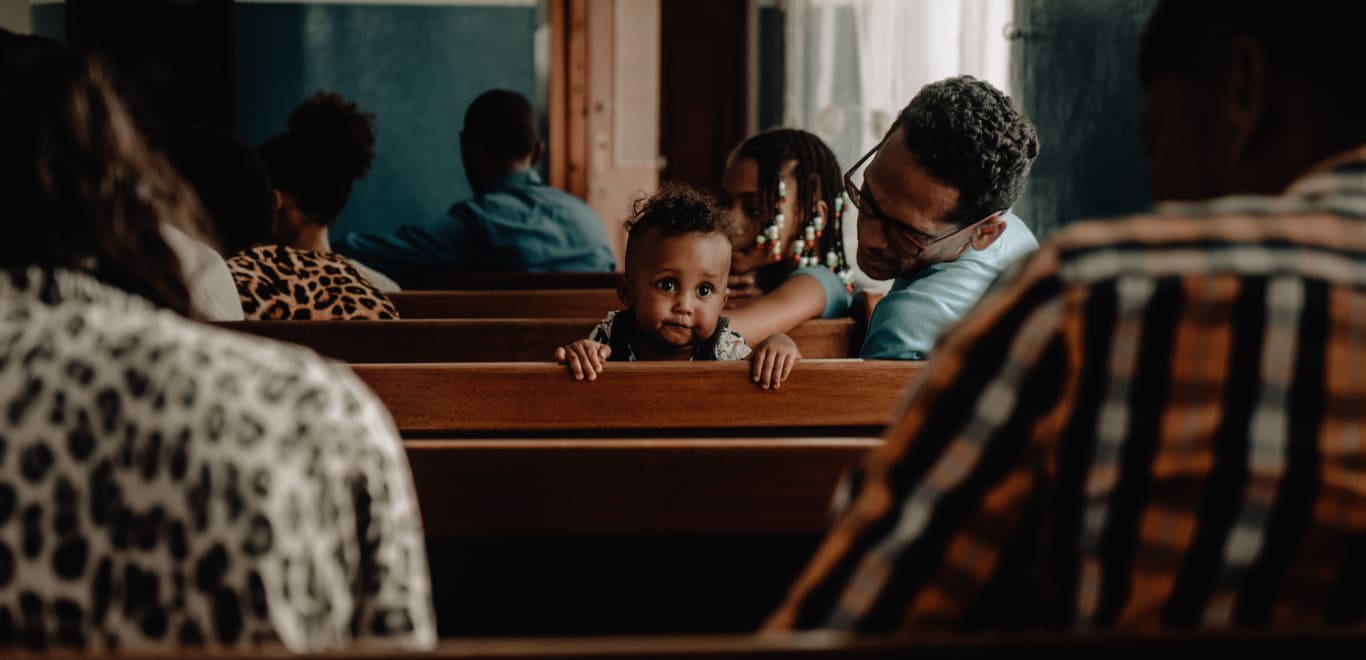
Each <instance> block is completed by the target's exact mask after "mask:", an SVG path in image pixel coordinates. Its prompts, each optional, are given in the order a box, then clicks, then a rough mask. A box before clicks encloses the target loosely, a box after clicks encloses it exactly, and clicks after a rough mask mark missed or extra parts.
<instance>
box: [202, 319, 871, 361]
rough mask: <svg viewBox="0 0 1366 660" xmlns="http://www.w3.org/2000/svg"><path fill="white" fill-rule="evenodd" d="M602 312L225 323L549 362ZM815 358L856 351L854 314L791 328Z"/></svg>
mask: <svg viewBox="0 0 1366 660" xmlns="http://www.w3.org/2000/svg"><path fill="white" fill-rule="evenodd" d="M600 320H601V319H599V318H581V319H416V320H397V321H234V322H227V323H220V324H218V325H220V326H221V327H225V328H228V329H231V330H236V331H239V332H246V333H249V334H253V335H257V336H260V337H268V338H270V339H276V340H279V341H284V342H289V343H291V344H299V345H301V346H307V347H308V348H311V349H313V350H314V351H317V352H318V353H321V354H322V355H325V356H327V357H330V358H332V359H334V360H341V361H343V362H351V363H362V362H376V363H378V362H385V363H389V362H393V363H409V362H547V361H549V360H551V359H553V355H554V351H555V347H556V346H562V345H564V344H568V343H570V342H572V341H576V340H579V339H584V338H586V337H588V335H589V333H590V332H592V330H593V327H594V326H596V325H597V323H598V321H600ZM789 334H790V336H791V337H792V339H793V340H794V341H796V342H797V348H798V349H800V350H801V352H802V355H803V356H804V357H806V358H810V359H824V358H845V357H850V356H854V355H858V347H859V346H860V345H862V342H863V338H862V336H861V335H860V334H858V327H857V326H856V325H855V323H854V321H852V320H850V319H817V320H813V321H807V322H806V323H803V324H801V325H799V326H797V327H796V328H794V329H793V330H792V332H791V333H789Z"/></svg>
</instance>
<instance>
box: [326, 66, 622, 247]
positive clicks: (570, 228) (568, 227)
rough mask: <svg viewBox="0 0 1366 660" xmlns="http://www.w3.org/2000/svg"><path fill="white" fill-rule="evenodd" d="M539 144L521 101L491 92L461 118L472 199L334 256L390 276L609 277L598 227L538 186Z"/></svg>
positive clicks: (581, 210) (589, 212) (357, 239)
mask: <svg viewBox="0 0 1366 660" xmlns="http://www.w3.org/2000/svg"><path fill="white" fill-rule="evenodd" d="M542 148H543V145H542V143H541V141H540V139H539V137H538V136H537V133H536V113H535V111H534V110H533V109H532V107H531V103H530V102H528V101H527V100H526V98H525V97H523V96H522V95H521V94H518V93H516V92H510V91H506V90H497V89H495V90H492V91H488V92H485V93H484V94H482V95H480V96H479V98H477V99H475V100H474V102H473V103H471V104H470V107H469V108H468V109H467V110H466V111H465V125H464V129H463V130H461V132H460V157H461V159H462V160H463V161H464V164H465V176H466V177H467V178H468V179H469V182H470V188H472V189H473V190H474V197H472V198H470V199H467V200H465V201H463V202H458V203H456V204H455V205H453V206H451V208H450V210H448V211H446V216H445V217H443V218H442V219H441V220H440V221H439V222H436V223H433V224H430V225H425V226H413V225H406V226H403V227H400V228H398V230H397V231H395V232H394V233H393V234H390V235H387V236H382V235H375V234H349V235H347V236H344V237H342V238H341V240H339V241H337V242H336V244H335V246H334V249H335V250H336V251H337V252H340V253H341V254H344V255H346V256H348V257H352V258H355V259H358V260H360V261H362V262H364V263H365V264H366V265H368V266H371V267H373V268H375V269H378V270H381V271H384V272H386V273H390V274H393V273H413V272H569V271H611V270H615V268H616V262H615V259H614V257H613V254H612V246H611V244H610V243H609V242H608V240H607V230H606V227H605V226H604V225H603V222H602V219H601V218H599V217H598V215H597V213H594V212H593V209H592V208H590V207H589V206H588V205H587V204H585V203H584V202H583V201H582V200H580V199H578V198H577V197H574V196H573V195H570V194H569V193H566V192H564V191H562V190H558V189H556V188H552V187H550V186H547V185H545V184H544V183H542V182H541V178H540V176H538V175H537V174H536V172H535V171H534V170H533V169H532V167H533V166H534V165H535V164H536V161H537V160H538V159H539V158H540V156H541V150H542Z"/></svg>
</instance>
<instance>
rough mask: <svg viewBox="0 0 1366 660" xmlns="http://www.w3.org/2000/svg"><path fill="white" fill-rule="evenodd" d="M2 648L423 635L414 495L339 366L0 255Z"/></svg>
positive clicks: (319, 642) (392, 435) (428, 614)
mask: <svg viewBox="0 0 1366 660" xmlns="http://www.w3.org/2000/svg"><path fill="white" fill-rule="evenodd" d="M0 420H3V421H0V655H5V652H4V648H5V647H16V646H17V647H27V648H30V649H34V650H43V649H50V648H53V647H59V648H72V649H79V650H83V651H99V650H108V649H122V650H135V649H148V648H151V649H156V648H167V647H172V646H182V645H188V646H207V647H214V648H223V647H236V648H242V647H248V646H258V645H260V646H275V645H283V646H284V647H285V648H287V649H289V650H291V651H317V650H325V649H334V648H341V647H350V646H352V645H354V644H356V643H358V642H359V643H376V642H379V643H382V645H390V646H397V647H402V648H425V647H429V646H431V645H433V644H434V643H435V629H434V623H433V613H432V605H431V594H430V582H429V579H430V578H429V576H428V572H427V561H426V551H425V549H424V546H423V537H422V532H421V523H420V521H419V514H418V508H417V500H416V495H415V493H414V489H413V484H412V480H411V476H410V472H409V470H408V465H407V459H406V457H405V454H404V451H403V447H402V445H401V443H400V442H399V439H398V435H397V431H396V430H395V428H394V426H393V422H392V420H391V419H390V418H389V415H388V413H387V412H386V411H385V410H384V409H383V407H381V405H380V404H379V402H378V401H377V400H376V399H375V397H374V395H373V394H371V393H370V392H369V391H368V390H367V389H366V388H365V387H364V386H363V385H362V384H361V383H360V382H359V380H358V379H357V378H356V377H355V376H354V375H353V374H352V373H351V372H350V371H349V370H347V369H346V368H345V367H343V366H342V365H339V364H334V363H331V362H326V361H324V360H322V359H320V358H318V357H317V356H316V355H314V354H313V353H311V352H309V351H307V350H304V349H299V348H296V347H291V346H286V345H283V344H277V343H274V342H268V341H264V340H260V339H256V338H253V337H247V336H244V335H238V334H236V333H231V332H227V331H223V330H219V329H216V328H212V327H209V326H206V325H202V324H198V323H194V322H191V321H188V320H185V319H182V318H180V317H178V316H176V315H174V314H171V313H169V312H166V311H160V310H157V309H155V308H153V307H152V305H151V304H150V303H148V302H147V301H145V300H143V299H141V298H136V297H133V296H129V295H127V294H125V293H123V292H121V291H119V290H116V289H113V288H111V287H109V286H106V285H104V284H102V283H100V282H98V281H96V280H94V279H93V278H90V277H88V276H86V275H83V274H77V273H73V272H64V271H58V272H44V271H41V270H38V269H30V270H28V271H17V272H11V273H8V274H6V273H3V272H0Z"/></svg>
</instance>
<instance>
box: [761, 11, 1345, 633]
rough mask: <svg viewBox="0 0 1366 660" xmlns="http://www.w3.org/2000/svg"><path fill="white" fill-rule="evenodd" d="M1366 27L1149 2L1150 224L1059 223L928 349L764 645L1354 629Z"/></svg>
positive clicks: (1323, 16) (1336, 19)
mask: <svg viewBox="0 0 1366 660" xmlns="http://www.w3.org/2000/svg"><path fill="white" fill-rule="evenodd" d="M1362 25H1366V6H1363V3H1332V2H1326V1H1320V0H1306V1H1304V2H1299V3H1295V5H1294V6H1293V7H1292V6H1286V5H1283V4H1281V3H1276V2H1271V1H1270V0H1242V1H1235V0H1204V1H1201V2H1194V1H1192V0H1168V1H1165V2H1162V3H1161V4H1160V5H1159V7H1158V8H1157V9H1156V11H1155V13H1154V14H1153V16H1152V18H1151V20H1150V22H1149V24H1148V26H1147V29H1146V31H1145V33H1144V38H1143V49H1142V59H1141V64H1140V73H1141V79H1142V81H1143V84H1144V88H1145V96H1146V99H1145V107H1144V111H1143V123H1144V128H1145V129H1146V134H1147V135H1146V139H1147V147H1148V153H1149V156H1150V160H1151V172H1152V184H1153V192H1154V197H1155V198H1156V199H1158V200H1160V201H1162V202H1165V203H1163V204H1160V205H1159V206H1158V208H1157V210H1156V211H1155V212H1154V213H1152V214H1149V215H1142V216H1138V217H1131V218H1126V219H1120V220H1111V221H1107V222H1089V223H1080V224H1075V225H1072V226H1069V227H1068V228H1067V229H1065V230H1063V231H1061V232H1059V233H1058V234H1056V235H1055V236H1053V237H1052V239H1051V240H1048V241H1046V242H1045V243H1044V245H1043V246H1042V247H1041V248H1040V249H1039V251H1038V252H1037V253H1035V254H1034V255H1033V256H1032V257H1031V258H1029V259H1027V260H1026V261H1024V262H1023V263H1021V264H1019V265H1018V266H1017V267H1015V268H1013V269H1011V270H1010V271H1008V272H1007V273H1006V274H1005V275H1004V276H1003V278H1002V280H1001V281H998V282H997V284H996V285H995V286H993V287H992V289H991V290H990V291H989V292H988V293H987V295H986V296H985V297H984V298H983V300H982V301H981V302H980V304H979V305H978V306H977V307H976V308H975V310H974V311H973V312H972V313H970V314H969V315H968V316H967V317H966V318H964V320H963V321H962V322H960V323H959V324H958V325H956V326H955V327H953V328H952V329H951V330H950V331H949V332H947V333H946V334H945V335H944V336H942V337H941V339H940V341H939V343H938V345H937V346H936V347H935V350H934V354H933V358H932V359H931V362H930V364H929V365H928V367H927V369H926V372H925V373H923V374H922V377H921V378H920V379H919V380H918V381H917V383H916V384H915V385H913V386H912V387H913V391H912V392H911V393H910V395H909V396H908V398H907V402H906V404H905V406H904V407H903V408H902V410H901V411H900V413H899V414H898V415H897V417H896V418H895V419H894V420H893V421H892V424H891V425H890V427H889V430H888V432H887V435H886V444H885V446H884V447H883V448H881V449H880V450H878V451H876V452H875V453H874V454H873V455H871V457H870V458H869V459H868V460H867V462H866V464H865V465H863V466H862V468H861V469H860V470H858V471H856V472H855V474H854V475H853V478H851V479H849V480H848V482H847V484H846V485H847V492H846V493H844V494H843V495H844V496H845V497H844V501H845V502H846V504H845V505H843V507H842V511H841V513H840V517H839V519H838V522H837V523H836V526H835V527H834V529H833V530H832V531H831V533H830V535H829V537H828V538H827V539H826V541H825V542H824V543H823V544H822V546H821V547H820V548H819V550H818V551H817V553H816V555H815V557H814V559H813V560H812V561H811V563H810V565H809V566H808V568H807V569H806V571H805V573H804V574H803V575H802V576H801V577H800V579H799V580H798V581H797V582H796V584H795V586H794V587H793V588H792V590H791V593H790V594H789V596H788V598H787V601H786V603H785V604H784V605H782V607H781V608H780V610H779V611H778V612H777V613H776V614H775V615H774V616H773V617H772V619H771V620H770V621H769V624H768V627H769V628H770V629H773V630H788V629H807V628H827V629H838V630H846V631H854V632H878V631H889V630H898V629H923V628H938V629H946V628H947V629H981V628H1010V627H1026V626H1029V627H1048V628H1054V629H1070V630H1104V629H1123V630H1131V631H1132V630H1138V631H1143V630H1154V629H1160V628H1190V627H1203V628H1228V627H1235V626H1268V625H1278V626H1284V625H1316V624H1324V623H1327V624H1335V623H1344V624H1346V623H1359V622H1361V621H1362V619H1363V613H1366V486H1363V484H1366V417H1364V416H1366V85H1362V84H1360V82H1359V80H1358V78H1359V75H1360V74H1359V71H1360V66H1359V64H1358V59H1359V57H1358V54H1357V46H1356V43H1357V36H1358V35H1357V33H1358V32H1359V31H1360V29H1361V26H1362ZM908 194H909V193H908ZM859 211H860V214H863V213H869V212H870V211H871V209H864V208H860V209H859Z"/></svg>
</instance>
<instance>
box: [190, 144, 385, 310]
mask: <svg viewBox="0 0 1366 660" xmlns="http://www.w3.org/2000/svg"><path fill="white" fill-rule="evenodd" d="M164 142H165V144H166V148H167V151H168V153H169V155H170V157H171V161H172V163H174V164H175V166H176V169H177V170H179V172H180V175H181V176H182V177H184V178H185V179H186V180H187V181H189V183H190V184H191V185H192V186H193V187H194V189H195V192H196V193H197V195H198V197H199V200H200V202H201V203H202V204H203V205H204V206H205V207H206V209H207V211H208V214H209V217H210V218H212V219H213V222H214V225H215V229H216V230H217V233H218V236H219V239H220V243H221V247H222V252H223V254H224V255H225V256H227V257H228V259H227V263H228V270H229V271H230V272H231V273H232V279H233V281H234V283H235V284H236V285H237V292H238V294H239V297H240V300H241V304H242V312H243V314H244V316H245V317H246V319H247V320H262V319H265V320H276V319H324V320H325V319H394V318H398V312H397V310H395V309H394V304H393V302H391V301H390V300H389V298H388V297H387V296H385V295H384V293H383V292H381V291H380V290H379V287H377V286H376V285H375V283H374V282H372V281H371V280H370V279H369V278H368V277H367V276H366V275H365V274H363V273H362V272H361V271H360V270H359V269H358V267H357V265H356V264H355V263H353V262H351V261H349V260H347V259H346V258H345V257H342V256H341V255H336V254H332V253H330V252H327V251H325V250H322V251H318V250H313V249H307V250H305V249H296V248H295V247H293V246H290V245H286V244H284V243H283V242H281V243H280V244H278V245H277V244H276V243H277V239H278V226H277V222H276V211H277V209H276V207H277V205H281V204H284V205H287V204H292V203H293V202H292V201H290V198H289V197H288V196H287V195H284V194H282V193H277V192H276V191H275V190H274V189H273V188H272V184H271V180H270V178H269V176H268V175H267V172H266V168H265V166H264V164H262V162H261V159H260V158H259V157H258V156H257V155H256V152H255V151H254V150H253V149H251V148H250V147H248V146H246V145H244V144H242V143H241V142H239V141H238V140H237V138H235V137H233V136H232V135H230V134H228V133H226V132H223V131H216V130H212V129H202V128H195V129H185V130H180V131H176V132H173V133H171V134H170V135H168V136H166V138H165V139H164ZM348 185H349V184H348ZM282 213H283V212H282Z"/></svg>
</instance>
